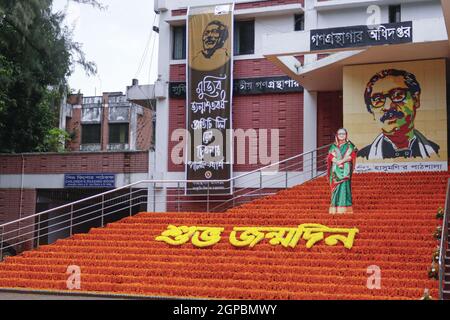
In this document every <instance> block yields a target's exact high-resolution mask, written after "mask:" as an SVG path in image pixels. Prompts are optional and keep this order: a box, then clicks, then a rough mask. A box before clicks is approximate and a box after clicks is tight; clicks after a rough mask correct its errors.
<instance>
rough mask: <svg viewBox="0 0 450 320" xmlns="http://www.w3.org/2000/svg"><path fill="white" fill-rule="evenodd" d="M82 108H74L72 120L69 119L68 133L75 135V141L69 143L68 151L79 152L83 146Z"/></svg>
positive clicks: (67, 123)
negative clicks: (81, 145)
mask: <svg viewBox="0 0 450 320" xmlns="http://www.w3.org/2000/svg"><path fill="white" fill-rule="evenodd" d="M80 128H81V108H73V110H72V118H67V122H66V131H67V132H69V133H74V134H75V137H74V139H73V140H72V141H71V142H70V143H69V145H68V149H69V150H71V151H79V150H80V144H81V129H80Z"/></svg>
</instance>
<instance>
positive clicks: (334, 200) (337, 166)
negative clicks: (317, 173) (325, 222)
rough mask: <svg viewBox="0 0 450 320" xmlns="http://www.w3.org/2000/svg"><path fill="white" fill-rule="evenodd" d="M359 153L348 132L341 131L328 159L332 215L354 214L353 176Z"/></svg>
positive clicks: (337, 134) (329, 152)
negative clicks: (349, 138)
mask: <svg viewBox="0 0 450 320" xmlns="http://www.w3.org/2000/svg"><path fill="white" fill-rule="evenodd" d="M357 151H358V150H357V149H356V147H355V145H354V144H353V143H352V142H351V141H349V140H348V132H347V130H346V129H339V130H338V132H337V133H336V136H335V142H334V143H333V144H332V145H331V147H330V149H329V150H328V157H327V169H328V181H329V183H330V187H331V205H330V211H329V213H331V214H344V213H353V208H352V204H353V203H352V174H353V171H354V169H355V165H356V153H357Z"/></svg>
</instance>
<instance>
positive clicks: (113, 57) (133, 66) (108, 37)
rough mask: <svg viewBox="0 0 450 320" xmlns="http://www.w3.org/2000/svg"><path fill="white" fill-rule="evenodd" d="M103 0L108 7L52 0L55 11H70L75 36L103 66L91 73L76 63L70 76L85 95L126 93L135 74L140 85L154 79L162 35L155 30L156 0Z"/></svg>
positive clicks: (89, 57) (73, 85)
mask: <svg viewBox="0 0 450 320" xmlns="http://www.w3.org/2000/svg"><path fill="white" fill-rule="evenodd" d="M100 2H101V3H102V4H103V5H105V6H107V9H106V10H99V9H96V8H93V7H92V6H89V5H82V4H77V3H74V2H72V1H68V0H54V1H53V10H54V11H64V12H66V20H65V24H66V25H67V26H68V27H69V28H71V29H73V40H74V41H76V42H80V43H82V44H83V47H82V48H83V51H84V53H85V54H86V58H87V60H90V61H94V62H95V63H96V64H97V69H98V73H97V75H95V76H90V77H88V76H87V75H86V74H85V72H84V70H83V68H81V67H79V66H76V67H75V69H74V72H73V73H72V75H71V77H70V78H69V86H70V88H71V89H73V90H75V91H76V92H78V91H80V92H81V93H82V94H83V95H84V96H94V95H101V94H102V92H115V91H122V92H123V93H126V87H127V86H130V85H131V81H132V79H133V78H137V79H139V84H148V83H152V82H154V81H155V80H156V78H157V66H158V64H157V53H158V49H157V47H158V35H157V34H156V33H155V32H153V31H152V26H153V23H154V22H155V24H156V25H157V24H158V20H157V19H158V18H159V17H157V18H156V20H155V16H156V14H155V12H154V11H153V1H152V0H100ZM149 40H150V41H149ZM147 43H149V45H148V49H147V54H145V55H144V52H145V49H146V47H147ZM152 48H153V53H154V54H153V56H152V55H151V54H150V52H151V51H152ZM142 57H144V60H143V61H142V63H141V60H142ZM150 64H151V66H150ZM140 65H142V66H141V68H139V67H140ZM138 70H140V72H139V73H138Z"/></svg>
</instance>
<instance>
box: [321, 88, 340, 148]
mask: <svg viewBox="0 0 450 320" xmlns="http://www.w3.org/2000/svg"><path fill="white" fill-rule="evenodd" d="M342 125H343V104H342V92H341V91H336V92H319V93H318V94H317V146H318V147H320V146H323V145H326V144H329V143H331V142H333V141H334V134H335V133H336V131H337V130H338V129H339V128H341V127H342Z"/></svg>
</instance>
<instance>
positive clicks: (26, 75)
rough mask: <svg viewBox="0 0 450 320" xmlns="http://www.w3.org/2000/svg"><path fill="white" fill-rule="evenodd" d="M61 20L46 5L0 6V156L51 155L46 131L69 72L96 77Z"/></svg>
mask: <svg viewBox="0 0 450 320" xmlns="http://www.w3.org/2000/svg"><path fill="white" fill-rule="evenodd" d="M73 1H75V2H80V3H86V4H91V5H93V6H95V7H98V8H102V6H101V4H100V3H98V2H97V1H95V0H73ZM63 19H64V14H63V13H53V12H52V0H27V1H16V0H0V53H1V54H0V152H33V151H42V150H55V145H54V141H53V140H54V139H55V135H58V134H56V133H55V131H52V130H53V128H54V127H57V126H58V110H59V106H60V103H61V98H62V97H63V95H64V94H65V90H66V87H67V81H66V79H67V78H68V76H69V75H70V73H71V66H73V65H75V64H81V65H82V66H83V67H84V68H85V70H86V72H87V73H88V74H95V73H96V66H95V64H94V63H92V62H90V61H87V60H86V58H85V55H84V53H83V52H82V50H81V44H79V43H76V42H74V41H73V40H72V34H71V32H70V31H69V29H68V28H66V27H64V26H63V23H62V22H63ZM56 149H57V148H56Z"/></svg>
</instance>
